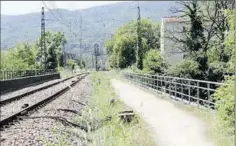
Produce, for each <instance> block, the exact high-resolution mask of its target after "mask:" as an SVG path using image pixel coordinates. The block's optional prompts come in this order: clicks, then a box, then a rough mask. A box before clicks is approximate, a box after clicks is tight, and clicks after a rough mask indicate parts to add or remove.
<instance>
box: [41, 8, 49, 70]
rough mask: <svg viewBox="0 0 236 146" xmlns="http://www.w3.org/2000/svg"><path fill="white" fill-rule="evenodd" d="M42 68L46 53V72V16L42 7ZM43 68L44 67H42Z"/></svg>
mask: <svg viewBox="0 0 236 146" xmlns="http://www.w3.org/2000/svg"><path fill="white" fill-rule="evenodd" d="M40 43H41V67H42V65H43V52H44V69H45V70H46V59H47V57H46V55H47V54H46V44H45V15H44V7H42V13H41V42H40ZM42 68H43V67H42Z"/></svg>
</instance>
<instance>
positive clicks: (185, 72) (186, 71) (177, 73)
mask: <svg viewBox="0 0 236 146" xmlns="http://www.w3.org/2000/svg"><path fill="white" fill-rule="evenodd" d="M199 73H200V72H199V70H198V63H197V62H195V61H193V60H190V59H187V60H183V61H182V62H180V63H179V64H177V65H176V66H171V67H170V68H169V69H168V72H167V74H169V75H170V76H174V77H181V78H193V76H195V75H196V74H199Z"/></svg>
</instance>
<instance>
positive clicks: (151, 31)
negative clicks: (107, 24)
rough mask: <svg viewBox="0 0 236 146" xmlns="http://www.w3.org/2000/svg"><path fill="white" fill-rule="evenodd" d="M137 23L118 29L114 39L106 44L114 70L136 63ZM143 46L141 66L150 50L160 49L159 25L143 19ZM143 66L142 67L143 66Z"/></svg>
mask: <svg viewBox="0 0 236 146" xmlns="http://www.w3.org/2000/svg"><path fill="white" fill-rule="evenodd" d="M136 28H137V23H136V21H131V22H129V23H128V24H125V25H124V26H122V27H120V28H118V30H116V33H115V35H114V38H113V39H111V40H108V41H107V42H106V48H107V53H108V56H109V57H108V61H109V65H110V67H112V68H126V67H128V66H131V65H134V64H135V63H136V50H137V32H136ZM139 32H140V36H141V45H140V46H139V50H140V58H141V62H142V63H141V64H143V57H144V55H145V54H146V52H147V51H148V50H151V49H159V47H160V43H159V38H160V28H159V25H158V24H155V23H154V22H152V21H150V20H148V19H142V20H141V22H140V31H139ZM141 66H142V65H141Z"/></svg>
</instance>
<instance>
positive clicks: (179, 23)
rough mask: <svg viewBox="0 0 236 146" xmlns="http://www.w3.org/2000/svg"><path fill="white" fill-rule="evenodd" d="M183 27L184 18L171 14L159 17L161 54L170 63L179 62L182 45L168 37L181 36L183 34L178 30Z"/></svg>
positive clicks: (181, 55) (181, 57)
mask: <svg viewBox="0 0 236 146" xmlns="http://www.w3.org/2000/svg"><path fill="white" fill-rule="evenodd" d="M184 27H185V23H184V20H183V19H182V18H180V17H176V16H171V17H163V18H162V19H161V38H160V41H161V42H160V45H161V56H162V57H163V58H164V59H165V60H166V61H167V62H168V63H169V64H171V65H175V64H177V63H179V62H180V61H181V60H182V59H183V55H184V53H182V51H181V47H182V46H181V45H180V44H177V43H176V42H175V41H174V40H173V39H170V38H169V37H175V38H182V37H183V36H182V35H183V34H182V33H180V32H182V31H183V29H184Z"/></svg>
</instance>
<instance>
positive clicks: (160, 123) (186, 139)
mask: <svg viewBox="0 0 236 146" xmlns="http://www.w3.org/2000/svg"><path fill="white" fill-rule="evenodd" d="M111 83H112V85H113V87H114V89H115V91H116V93H117V94H118V95H119V97H120V99H121V100H122V101H124V102H125V103H126V104H127V105H128V106H130V107H131V108H133V109H134V110H135V111H137V112H138V113H139V114H140V115H141V116H142V117H143V118H144V120H145V121H146V122H147V123H148V124H149V125H150V126H151V127H152V128H153V131H154V132H155V135H154V138H155V141H156V145H157V146H214V144H213V143H212V142H208V140H207V136H206V130H205V129H206V124H205V123H204V122H202V121H201V120H199V119H198V118H196V117H194V116H193V115H191V114H190V113H188V112H186V111H183V110H181V109H179V108H177V107H176V106H174V104H173V103H171V102H169V101H166V100H162V99H160V98H157V97H155V96H154V95H152V94H150V93H146V92H144V91H142V90H140V89H138V88H137V87H135V86H133V85H131V84H127V83H124V82H121V81H119V80H115V79H112V80H111Z"/></svg>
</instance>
